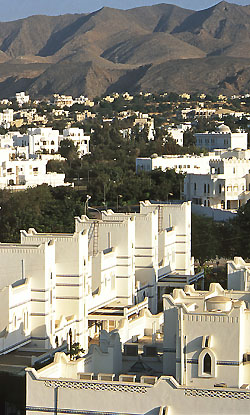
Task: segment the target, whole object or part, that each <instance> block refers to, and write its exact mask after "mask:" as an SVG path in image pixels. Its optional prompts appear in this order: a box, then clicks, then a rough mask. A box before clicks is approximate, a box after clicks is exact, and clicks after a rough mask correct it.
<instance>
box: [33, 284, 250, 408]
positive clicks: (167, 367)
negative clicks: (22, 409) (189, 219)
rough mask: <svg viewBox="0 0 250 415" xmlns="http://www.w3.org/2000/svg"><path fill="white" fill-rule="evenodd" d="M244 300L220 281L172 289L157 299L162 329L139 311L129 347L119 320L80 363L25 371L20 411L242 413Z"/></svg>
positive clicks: (245, 393) (245, 398)
mask: <svg viewBox="0 0 250 415" xmlns="http://www.w3.org/2000/svg"><path fill="white" fill-rule="evenodd" d="M249 299H250V294H249V292H248V293H247V292H242V291H231V290H230V291H227V290H224V289H223V288H222V287H221V286H220V285H219V284H211V285H210V289H209V291H195V289H194V287H193V286H186V287H185V290H182V289H175V290H174V292H173V295H165V296H164V298H163V306H164V309H163V314H164V325H162V318H161V316H160V315H158V316H150V314H148V313H147V311H146V310H145V311H144V310H143V309H142V310H141V312H140V314H139V315H138V316H135V317H134V319H130V323H129V326H131V329H132V327H133V325H134V327H136V326H137V333H138V336H133V337H137V340H135V341H134V342H131V341H130V342H129V343H128V342H126V341H125V342H123V341H122V343H120V341H121V337H120V333H121V336H122V337H123V336H124V334H122V333H123V331H122V327H124V323H123V325H122V326H120V325H118V328H117V329H116V330H115V331H112V332H110V333H109V334H108V333H107V332H101V334H100V338H99V345H96V344H93V345H92V346H90V349H89V352H88V354H87V355H85V356H83V357H82V358H81V359H78V360H76V361H70V360H69V358H68V357H66V356H65V355H64V354H62V353H59V354H57V355H56V357H55V359H54V362H53V363H52V364H50V365H48V366H47V367H44V368H43V369H41V370H39V371H35V370H34V369H27V374H26V375H27V388H26V389H27V393H26V411H27V412H26V413H27V414H29V415H33V414H35V413H36V412H37V411H38V410H39V411H41V410H43V411H44V412H49V411H50V412H52V411H53V410H54V411H55V410H57V411H58V412H59V411H65V412H66V411H67V412H70V413H75V414H76V413H78V414H79V413H86V412H98V413H99V414H104V413H112V414H113V413H116V414H124V413H126V414H130V413H134V414H149V413H150V414H152V415H163V414H170V415H182V414H184V413H185V414H188V415H193V414H195V415H198V414H201V413H203V414H223V415H227V414H236V413H239V414H247V413H248V411H249V399H250V392H249V383H250V366H249V361H250V354H249V347H250V346H249V345H250V336H249V334H248V322H249V308H248V303H249ZM131 311H132V310H131ZM132 312H133V311H132ZM152 317H153V319H152ZM150 320H151V322H150ZM128 330H129V328H128ZM143 331H144V333H142V332H143ZM149 333H151V336H152V337H151V336H150V335H149ZM126 334H127V336H128V335H129V334H128V331H127V333H126ZM149 337H151V340H149ZM162 339H163V343H162ZM124 340H125V339H124ZM142 346H143V349H142V348H140V347H142ZM121 352H122V353H121Z"/></svg>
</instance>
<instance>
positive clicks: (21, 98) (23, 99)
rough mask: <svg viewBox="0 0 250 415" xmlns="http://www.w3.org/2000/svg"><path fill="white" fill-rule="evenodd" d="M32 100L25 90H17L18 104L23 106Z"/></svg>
mask: <svg viewBox="0 0 250 415" xmlns="http://www.w3.org/2000/svg"><path fill="white" fill-rule="evenodd" d="M29 100H30V97H29V95H26V94H25V92H17V93H16V101H17V103H18V105H19V106H20V107H21V106H22V105H23V104H28V103H29Z"/></svg>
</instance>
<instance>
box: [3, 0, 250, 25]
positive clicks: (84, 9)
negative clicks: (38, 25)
mask: <svg viewBox="0 0 250 415" xmlns="http://www.w3.org/2000/svg"><path fill="white" fill-rule="evenodd" d="M229 2H230V3H236V4H241V5H243V6H245V5H247V4H250V0H235V1H229ZM158 3H164V1H163V0H158V1H155V0H126V1H124V0H91V1H90V2H89V1H87V0H9V2H6V0H0V6H1V7H0V10H1V12H0V21H8V20H16V19H20V18H22V17H27V16H30V15H33V14H47V15H51V16H53V15H58V14H65V13H88V12H92V11H95V10H98V9H100V8H101V7H103V6H108V7H115V8H119V9H130V8H132V7H139V6H150V5H152V4H158ZM165 3H168V4H176V5H178V6H181V7H185V8H187V9H193V10H200V9H205V8H207V7H210V6H213V5H214V4H216V3H218V1H214V0H168V1H166V2H165Z"/></svg>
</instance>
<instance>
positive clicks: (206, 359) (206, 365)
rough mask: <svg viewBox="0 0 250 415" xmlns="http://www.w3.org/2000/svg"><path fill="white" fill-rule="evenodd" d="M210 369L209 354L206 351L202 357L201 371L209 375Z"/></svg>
mask: <svg viewBox="0 0 250 415" xmlns="http://www.w3.org/2000/svg"><path fill="white" fill-rule="evenodd" d="M211 370H212V361H211V356H210V354H208V353H206V354H205V356H204V358H203V373H207V374H208V375H211Z"/></svg>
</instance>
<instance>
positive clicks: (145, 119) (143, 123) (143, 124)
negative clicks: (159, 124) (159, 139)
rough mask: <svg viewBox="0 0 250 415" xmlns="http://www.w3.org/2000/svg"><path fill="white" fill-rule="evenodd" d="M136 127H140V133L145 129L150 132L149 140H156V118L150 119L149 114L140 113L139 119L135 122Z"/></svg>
mask: <svg viewBox="0 0 250 415" xmlns="http://www.w3.org/2000/svg"><path fill="white" fill-rule="evenodd" d="M133 125H134V126H138V128H139V132H141V131H143V130H144V128H146V129H147V131H148V137H147V138H148V140H149V141H150V140H154V139H155V127H154V118H151V117H149V115H148V114H142V113H138V118H136V119H135V121H134V124H133Z"/></svg>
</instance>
